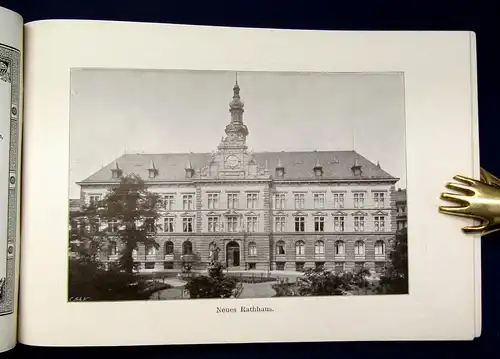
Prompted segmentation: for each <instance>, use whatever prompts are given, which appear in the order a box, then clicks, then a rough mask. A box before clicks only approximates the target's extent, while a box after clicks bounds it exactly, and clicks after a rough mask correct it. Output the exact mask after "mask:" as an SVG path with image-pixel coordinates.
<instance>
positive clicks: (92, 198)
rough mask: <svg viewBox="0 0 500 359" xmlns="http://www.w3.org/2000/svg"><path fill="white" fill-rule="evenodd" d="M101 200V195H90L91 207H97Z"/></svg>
mask: <svg viewBox="0 0 500 359" xmlns="http://www.w3.org/2000/svg"><path fill="white" fill-rule="evenodd" d="M100 200H101V195H99V194H91V195H89V205H91V206H96V205H97V203H99V201H100Z"/></svg>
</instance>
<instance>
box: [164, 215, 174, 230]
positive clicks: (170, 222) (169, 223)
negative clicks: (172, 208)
mask: <svg viewBox="0 0 500 359" xmlns="http://www.w3.org/2000/svg"><path fill="white" fill-rule="evenodd" d="M173 231H174V218H173V217H166V218H163V232H168V233H170V232H173Z"/></svg>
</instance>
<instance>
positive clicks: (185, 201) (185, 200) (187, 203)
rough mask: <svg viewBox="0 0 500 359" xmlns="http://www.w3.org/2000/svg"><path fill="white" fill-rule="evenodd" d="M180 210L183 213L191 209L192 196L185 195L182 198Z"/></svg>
mask: <svg viewBox="0 0 500 359" xmlns="http://www.w3.org/2000/svg"><path fill="white" fill-rule="evenodd" d="M182 208H183V209H184V210H185V211H188V210H191V209H193V195H192V194H185V195H183V196H182Z"/></svg>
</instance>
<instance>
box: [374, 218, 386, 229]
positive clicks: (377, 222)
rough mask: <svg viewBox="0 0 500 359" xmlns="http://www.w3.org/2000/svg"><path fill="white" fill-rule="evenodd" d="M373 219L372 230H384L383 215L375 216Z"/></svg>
mask: <svg viewBox="0 0 500 359" xmlns="http://www.w3.org/2000/svg"><path fill="white" fill-rule="evenodd" d="M373 219H374V231H375V232H384V231H385V218H384V216H375V217H373Z"/></svg>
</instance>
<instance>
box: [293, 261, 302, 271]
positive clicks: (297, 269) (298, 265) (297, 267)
mask: <svg viewBox="0 0 500 359" xmlns="http://www.w3.org/2000/svg"><path fill="white" fill-rule="evenodd" d="M295 270H296V271H297V272H303V271H304V262H297V263H295Z"/></svg>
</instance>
